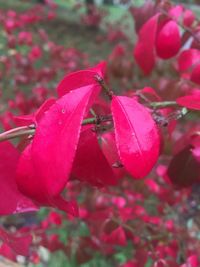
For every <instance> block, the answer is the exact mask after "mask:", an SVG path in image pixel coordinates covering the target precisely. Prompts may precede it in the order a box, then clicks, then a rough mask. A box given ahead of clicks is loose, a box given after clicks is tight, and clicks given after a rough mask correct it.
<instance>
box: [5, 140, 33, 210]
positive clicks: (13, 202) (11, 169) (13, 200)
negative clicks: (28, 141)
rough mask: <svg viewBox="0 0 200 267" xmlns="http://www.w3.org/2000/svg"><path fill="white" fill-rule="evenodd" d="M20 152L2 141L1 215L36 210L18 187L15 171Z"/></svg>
mask: <svg viewBox="0 0 200 267" xmlns="http://www.w3.org/2000/svg"><path fill="white" fill-rule="evenodd" d="M18 159H19V153H18V151H17V150H16V149H15V147H14V146H13V145H12V144H11V143H9V142H2V143H0V183H1V192H2V193H1V195H0V215H9V214H13V213H18V212H27V211H35V210H37V207H36V206H35V205H34V204H33V203H32V201H31V200H30V199H28V198H26V197H25V196H23V195H22V194H21V193H20V192H19V190H18V189H17V185H16V181H15V171H16V167H17V163H18Z"/></svg>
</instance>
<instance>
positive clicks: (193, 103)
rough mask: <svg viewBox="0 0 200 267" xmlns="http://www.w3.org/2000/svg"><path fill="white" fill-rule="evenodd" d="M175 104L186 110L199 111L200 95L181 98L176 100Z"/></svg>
mask: <svg viewBox="0 0 200 267" xmlns="http://www.w3.org/2000/svg"><path fill="white" fill-rule="evenodd" d="M176 102H177V103H178V104H179V105H180V106H183V107H186V108H188V109H195V110H200V94H193V95H186V96H181V97H179V98H177V99H176Z"/></svg>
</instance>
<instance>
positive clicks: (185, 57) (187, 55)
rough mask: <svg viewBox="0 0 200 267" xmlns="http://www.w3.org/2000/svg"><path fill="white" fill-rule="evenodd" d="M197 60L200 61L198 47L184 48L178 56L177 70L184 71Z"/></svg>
mask: <svg viewBox="0 0 200 267" xmlns="http://www.w3.org/2000/svg"><path fill="white" fill-rule="evenodd" d="M198 62H199V63H200V51H199V50H198V49H194V48H192V49H188V50H184V51H183V52H181V54H180V56H179V57H178V67H179V71H186V70H188V69H189V68H191V67H192V66H193V65H195V64H197V63H198Z"/></svg>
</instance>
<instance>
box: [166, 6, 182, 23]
mask: <svg viewBox="0 0 200 267" xmlns="http://www.w3.org/2000/svg"><path fill="white" fill-rule="evenodd" d="M183 11H184V9H183V6H182V5H176V6H172V8H170V10H169V16H170V17H172V18H173V19H175V20H178V19H179V18H180V17H181V16H182V14H183Z"/></svg>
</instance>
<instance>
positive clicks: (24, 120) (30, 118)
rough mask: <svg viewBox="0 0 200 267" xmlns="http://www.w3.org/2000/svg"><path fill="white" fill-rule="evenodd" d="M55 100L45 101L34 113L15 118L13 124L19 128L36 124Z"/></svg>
mask: <svg viewBox="0 0 200 267" xmlns="http://www.w3.org/2000/svg"><path fill="white" fill-rule="evenodd" d="M55 101H56V100H55V98H49V99H47V100H46V101H45V102H44V103H43V104H42V105H41V106H40V107H39V108H38V110H36V112H35V113H33V114H30V115H22V116H15V117H14V122H15V123H16V124H17V125H19V126H24V125H30V124H32V123H37V121H39V119H40V118H41V117H42V116H43V114H44V113H45V111H47V110H48V109H49V108H50V107H51V106H52V105H53V104H54V103H55Z"/></svg>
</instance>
